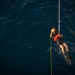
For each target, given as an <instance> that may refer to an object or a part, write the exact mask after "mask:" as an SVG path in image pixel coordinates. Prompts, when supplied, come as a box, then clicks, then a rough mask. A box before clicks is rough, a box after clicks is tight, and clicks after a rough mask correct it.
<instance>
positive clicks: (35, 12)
mask: <svg viewBox="0 0 75 75" xmlns="http://www.w3.org/2000/svg"><path fill="white" fill-rule="evenodd" d="M60 8H61V27H60V28H61V30H60V32H61V33H62V34H63V36H64V37H63V39H64V41H65V42H66V43H67V45H68V46H69V53H70V54H71V56H72V58H73V63H72V64H71V65H68V64H67V63H66V62H65V60H64V58H63V57H62V56H61V55H59V54H58V52H57V51H56V45H55V43H54V42H53V41H52V60H53V61H52V64H53V65H52V66H53V67H52V71H53V75H75V0H61V7H60ZM52 27H55V28H58V0H0V75H50V70H51V69H50V64H51V63H50V37H49V34H50V29H51V28H52Z"/></svg>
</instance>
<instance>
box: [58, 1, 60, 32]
mask: <svg viewBox="0 0 75 75" xmlns="http://www.w3.org/2000/svg"><path fill="white" fill-rule="evenodd" d="M58 33H60V0H58Z"/></svg>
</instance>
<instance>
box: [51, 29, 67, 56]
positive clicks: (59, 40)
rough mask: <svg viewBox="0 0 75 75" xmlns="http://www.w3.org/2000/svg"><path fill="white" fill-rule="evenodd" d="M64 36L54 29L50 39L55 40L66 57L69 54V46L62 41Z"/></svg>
mask: <svg viewBox="0 0 75 75" xmlns="http://www.w3.org/2000/svg"><path fill="white" fill-rule="evenodd" d="M62 37H63V35H62V34H59V33H58V32H57V30H56V28H52V29H51V32H50V38H52V39H53V40H54V42H55V43H56V44H57V45H58V47H59V48H61V51H62V53H63V54H64V55H65V50H66V53H67V52H68V46H67V44H66V43H65V42H64V41H63V40H62Z"/></svg>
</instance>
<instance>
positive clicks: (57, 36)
mask: <svg viewBox="0 0 75 75" xmlns="http://www.w3.org/2000/svg"><path fill="white" fill-rule="evenodd" d="M60 38H61V37H60V36H59V35H58V34H56V35H55V36H53V40H54V42H56V41H57V40H58V39H60Z"/></svg>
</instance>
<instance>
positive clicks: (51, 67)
mask: <svg viewBox="0 0 75 75" xmlns="http://www.w3.org/2000/svg"><path fill="white" fill-rule="evenodd" d="M50 63H51V64H50V75H52V41H51V38H50Z"/></svg>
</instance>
